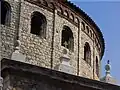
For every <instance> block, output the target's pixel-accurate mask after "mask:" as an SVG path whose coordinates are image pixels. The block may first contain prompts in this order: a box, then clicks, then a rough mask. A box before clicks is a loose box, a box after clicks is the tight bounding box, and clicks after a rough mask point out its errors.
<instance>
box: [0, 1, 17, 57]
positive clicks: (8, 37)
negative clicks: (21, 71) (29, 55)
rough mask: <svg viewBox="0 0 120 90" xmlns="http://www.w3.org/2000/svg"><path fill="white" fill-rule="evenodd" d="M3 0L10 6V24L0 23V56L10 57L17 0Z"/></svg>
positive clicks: (15, 25) (15, 27)
mask: <svg viewBox="0 0 120 90" xmlns="http://www.w3.org/2000/svg"><path fill="white" fill-rule="evenodd" d="M5 1H7V2H8V3H9V4H10V6H11V21H10V26H5V25H0V35H1V41H0V42H1V58H11V54H12V52H13V51H14V44H15V39H16V33H17V30H18V18H19V17H18V13H19V2H16V1H15V0H5Z"/></svg>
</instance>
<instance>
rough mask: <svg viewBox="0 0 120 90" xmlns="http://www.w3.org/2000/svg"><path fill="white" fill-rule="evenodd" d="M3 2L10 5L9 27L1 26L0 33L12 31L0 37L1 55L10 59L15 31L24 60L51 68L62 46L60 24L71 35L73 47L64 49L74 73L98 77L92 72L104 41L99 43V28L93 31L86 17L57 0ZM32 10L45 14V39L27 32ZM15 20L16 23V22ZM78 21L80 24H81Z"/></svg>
mask: <svg viewBox="0 0 120 90" xmlns="http://www.w3.org/2000/svg"><path fill="white" fill-rule="evenodd" d="M6 1H8V2H9V3H10V5H11V7H12V17H11V26H10V27H7V26H4V25H1V27H2V31H1V32H5V35H2V37H3V38H7V37H8V36H9V35H10V33H12V32H13V33H12V36H11V37H10V39H12V40H6V39H4V40H2V50H1V52H2V58H4V57H7V58H10V56H11V54H12V52H13V50H14V44H15V40H16V36H17V33H18V31H19V35H20V37H19V39H20V41H21V46H20V52H21V53H22V54H24V55H26V61H25V62H27V63H30V64H34V65H38V66H42V67H46V68H52V69H54V67H55V66H56V65H58V64H59V63H60V60H59V59H60V57H61V56H62V54H63V53H62V51H63V49H65V47H64V46H62V45H61V42H62V41H61V40H62V30H63V27H64V26H68V27H69V28H70V29H71V31H72V33H73V38H74V44H73V45H74V49H73V51H70V50H69V52H68V53H69V54H68V55H69V57H70V64H71V66H72V67H73V68H74V74H75V75H79V76H83V77H87V78H91V79H98V78H99V75H97V74H96V56H97V57H98V62H100V60H101V58H102V54H103V53H102V51H103V52H104V50H103V49H104V47H103V46H102V44H104V43H103V42H101V41H102V40H101V37H102V36H100V34H99V31H97V30H96V27H95V26H94V25H93V24H91V23H90V22H89V20H88V19H87V18H84V17H83V15H80V14H79V13H78V12H76V11H74V10H73V9H72V8H71V7H69V6H68V5H67V4H64V2H63V1H61V0H60V1H59V0H58V1H55V0H49V1H47V0H46V1H45V0H39V1H36V0H22V2H21V3H20V2H19V1H17V0H6ZM16 8H17V9H16ZM35 11H37V12H40V13H41V14H43V15H44V16H45V17H46V21H47V27H46V38H42V37H39V36H36V35H34V34H31V33H30V30H31V15H32V13H33V12H35ZM19 12H20V14H19ZM19 16H20V17H19ZM18 21H19V23H16V22H18ZM82 23H84V26H83V24H82ZM12 27H13V28H12ZM6 31H7V32H8V31H9V32H10V33H9V35H7V34H6V33H7V32H6ZM5 42H7V43H8V44H9V43H11V45H10V46H9V47H10V48H11V49H12V50H11V49H10V48H4V47H5V46H6V45H7V44H5ZM86 42H87V43H89V46H90V51H91V56H90V57H91V62H90V63H89V64H88V63H87V62H86V61H85V60H84V46H85V43H86ZM8 51H9V52H8ZM3 52H4V53H3ZM7 53H9V55H8V54H7ZM99 67H100V63H99ZM98 69H100V68H98ZM98 71H99V70H98Z"/></svg>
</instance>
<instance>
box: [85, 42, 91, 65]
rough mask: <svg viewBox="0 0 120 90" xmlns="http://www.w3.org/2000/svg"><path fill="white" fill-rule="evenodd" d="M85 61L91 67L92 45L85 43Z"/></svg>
mask: <svg viewBox="0 0 120 90" xmlns="http://www.w3.org/2000/svg"><path fill="white" fill-rule="evenodd" d="M84 60H85V61H86V62H87V63H88V64H89V65H91V50H90V45H89V43H87V42H86V43H85V46H84Z"/></svg>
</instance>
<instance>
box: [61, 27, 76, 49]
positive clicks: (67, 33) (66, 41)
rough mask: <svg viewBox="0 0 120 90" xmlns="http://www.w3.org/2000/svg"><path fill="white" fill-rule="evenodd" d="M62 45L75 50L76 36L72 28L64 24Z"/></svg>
mask: <svg viewBox="0 0 120 90" xmlns="http://www.w3.org/2000/svg"><path fill="white" fill-rule="evenodd" d="M62 46H64V47H66V48H68V49H69V50H71V51H73V50H74V38H73V33H72V31H71V29H70V28H69V27H68V26H64V27H63V30H62Z"/></svg>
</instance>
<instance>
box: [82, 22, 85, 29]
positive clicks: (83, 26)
mask: <svg viewBox="0 0 120 90" xmlns="http://www.w3.org/2000/svg"><path fill="white" fill-rule="evenodd" d="M81 29H82V30H85V23H84V22H81Z"/></svg>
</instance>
